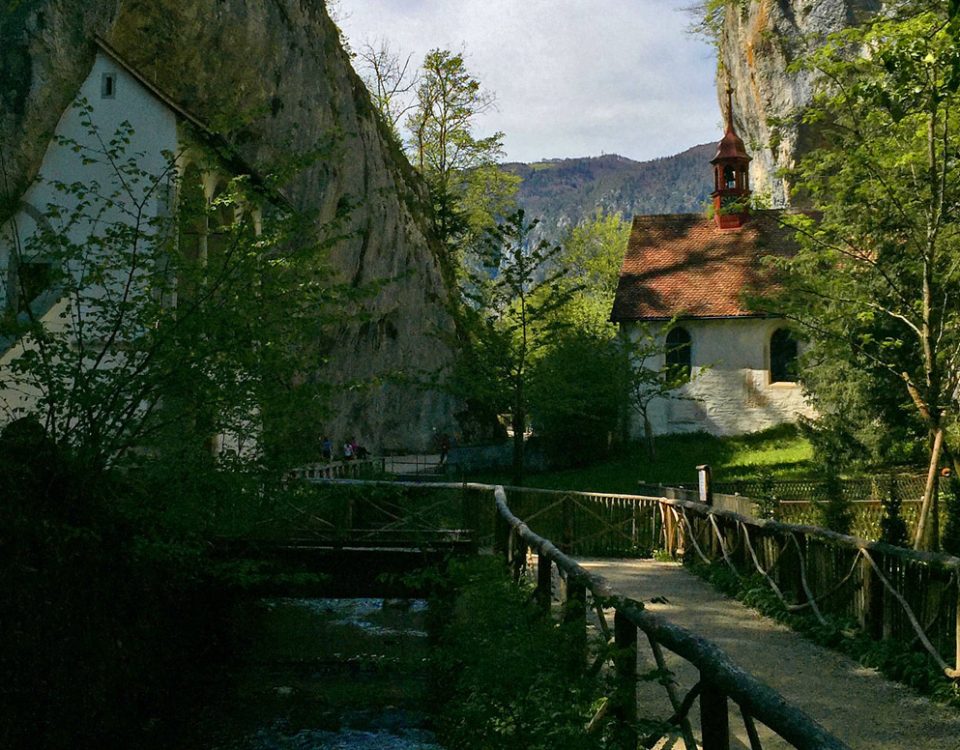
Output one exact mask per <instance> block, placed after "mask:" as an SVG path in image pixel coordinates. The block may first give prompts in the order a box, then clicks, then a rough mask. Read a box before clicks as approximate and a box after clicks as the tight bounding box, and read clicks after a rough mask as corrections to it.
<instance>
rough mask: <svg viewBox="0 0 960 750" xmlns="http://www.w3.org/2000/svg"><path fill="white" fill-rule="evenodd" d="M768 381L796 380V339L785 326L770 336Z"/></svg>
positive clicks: (794, 381) (787, 381)
mask: <svg viewBox="0 0 960 750" xmlns="http://www.w3.org/2000/svg"><path fill="white" fill-rule="evenodd" d="M770 382H772V383H796V382H797V340H796V339H795V338H794V337H793V334H792V333H790V331H788V330H787V329H786V328H778V329H777V330H776V331H774V332H773V336H771V337H770Z"/></svg>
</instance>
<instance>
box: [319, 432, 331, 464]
mask: <svg viewBox="0 0 960 750" xmlns="http://www.w3.org/2000/svg"><path fill="white" fill-rule="evenodd" d="M320 455H321V457H322V458H323V460H324V462H326V463H330V462H331V461H333V441H331V440H330V438H329V437H327V436H326V435H324V436H323V441H322V442H321V443H320Z"/></svg>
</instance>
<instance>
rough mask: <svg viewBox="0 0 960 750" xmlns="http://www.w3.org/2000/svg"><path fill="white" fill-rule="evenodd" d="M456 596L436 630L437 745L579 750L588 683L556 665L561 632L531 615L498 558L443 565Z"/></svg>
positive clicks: (563, 645) (595, 741)
mask: <svg viewBox="0 0 960 750" xmlns="http://www.w3.org/2000/svg"><path fill="white" fill-rule="evenodd" d="M451 575H452V584H453V586H454V588H455V590H456V592H457V593H456V595H455V597H454V598H453V600H452V602H451V609H448V610H445V611H446V612H447V613H448V614H449V615H450V616H449V618H448V619H446V620H444V621H443V622H442V623H441V630H440V635H439V648H438V649H436V651H435V653H436V655H435V657H434V659H433V664H432V669H433V673H434V679H435V681H436V686H437V705H438V721H437V723H438V730H439V735H440V739H441V743H442V744H443V745H444V746H445V747H456V748H460V749H462V750H500V748H504V747H510V748H516V749H517V750H522V749H524V748H529V749H530V750H533V749H535V748H536V749H540V748H543V750H546V749H547V748H564V749H565V750H588V749H590V748H601V747H604V746H605V745H604V739H603V738H602V737H600V736H597V735H587V734H586V733H585V732H584V726H585V725H586V723H587V721H589V719H590V716H591V714H592V711H591V708H592V705H593V700H594V697H595V695H594V686H595V685H596V681H593V682H592V684H591V682H590V681H588V680H587V679H586V678H585V677H584V676H582V675H572V674H571V673H570V671H569V670H568V669H566V668H565V664H564V662H565V660H564V659H563V658H562V654H563V653H564V651H565V650H566V649H568V648H569V643H568V642H567V638H566V634H565V633H564V630H563V628H562V627H558V626H556V625H555V624H553V623H552V621H550V620H549V619H547V618H544V617H543V616H542V615H541V614H540V613H538V612H537V611H536V610H535V608H534V607H533V606H532V604H531V603H530V597H529V592H524V591H522V590H521V589H520V588H518V587H517V586H515V585H514V584H513V583H512V582H511V581H510V579H509V577H508V574H507V570H506V569H505V568H504V567H503V565H502V563H501V561H500V560H499V559H495V558H476V559H473V560H470V561H468V562H466V563H462V564H455V565H454V566H453V567H452V571H451Z"/></svg>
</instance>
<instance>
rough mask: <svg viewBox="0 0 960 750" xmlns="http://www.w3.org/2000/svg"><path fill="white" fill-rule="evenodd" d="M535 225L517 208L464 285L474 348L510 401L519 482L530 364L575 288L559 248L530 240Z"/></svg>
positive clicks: (495, 387) (495, 388) (490, 237)
mask: <svg viewBox="0 0 960 750" xmlns="http://www.w3.org/2000/svg"><path fill="white" fill-rule="evenodd" d="M536 225H537V221H536V220H533V221H532V222H528V221H527V220H526V217H525V216H524V212H523V209H518V210H517V211H516V212H515V213H513V214H512V215H511V216H509V217H508V218H507V219H506V221H504V222H503V223H501V224H499V225H498V226H497V227H496V228H495V229H493V230H490V231H489V232H488V233H487V236H486V242H485V245H484V254H483V255H482V260H483V267H482V268H481V269H479V270H477V271H475V272H473V273H471V274H470V275H469V276H468V277H467V279H466V281H465V283H464V288H463V294H464V297H465V298H466V299H467V300H469V301H470V304H471V309H472V312H471V316H472V319H473V321H474V326H473V327H472V337H473V339H474V342H475V343H474V344H473V345H472V346H473V348H474V350H483V351H486V352H487V353H488V354H489V355H490V356H489V357H488V358H487V359H486V363H487V365H488V366H490V365H492V366H490V367H489V373H490V375H489V377H488V378H487V379H485V380H486V382H487V384H488V386H492V388H491V389H490V390H491V391H492V392H494V393H499V394H504V397H505V398H508V399H509V402H508V410H509V412H510V422H511V426H512V429H513V481H514V483H515V484H521V483H522V481H523V465H524V439H525V433H526V430H527V417H528V412H529V405H530V394H529V393H528V386H529V382H530V376H531V363H532V362H533V360H534V359H535V358H536V357H537V355H538V354H539V353H540V352H541V351H542V350H543V349H544V348H545V346H546V344H547V341H548V340H549V337H550V336H551V335H553V334H555V333H556V331H557V330H558V329H559V328H560V327H561V324H560V323H558V321H557V320H556V316H555V313H556V311H557V310H559V309H560V308H562V307H563V305H564V304H566V303H567V301H568V300H569V299H570V296H571V295H572V294H573V291H574V289H573V288H568V289H566V290H563V289H562V288H561V286H560V284H559V281H560V280H561V279H563V278H564V277H565V276H566V275H567V273H568V271H567V269H566V268H565V267H563V266H558V265H557V264H556V262H555V261H556V258H557V256H558V255H559V254H560V248H559V247H558V246H552V247H551V246H550V245H549V244H547V242H546V241H540V242H538V243H531V242H530V234H531V232H532V231H533V230H534V229H535V227H536ZM543 292H546V293H543ZM476 342H479V343H476Z"/></svg>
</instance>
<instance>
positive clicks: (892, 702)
mask: <svg viewBox="0 0 960 750" xmlns="http://www.w3.org/2000/svg"><path fill="white" fill-rule="evenodd" d="M580 563H581V564H582V565H583V566H584V567H585V568H588V569H589V570H591V571H595V572H597V573H599V574H601V575H602V576H604V577H605V578H606V579H607V580H608V581H609V582H610V583H611V585H612V586H613V587H614V588H615V589H616V590H617V591H619V592H621V593H623V594H625V595H627V596H629V597H632V598H634V599H638V600H642V601H643V602H644V604H645V605H646V606H647V607H648V608H649V609H650V610H651V611H653V612H657V613H658V614H661V615H663V616H664V617H666V618H668V619H669V620H671V621H672V622H675V623H676V624H678V625H682V626H683V627H685V628H687V629H688V630H691V631H693V632H695V633H697V634H699V635H701V636H702V637H704V638H707V639H708V640H711V641H713V642H714V643H716V644H717V645H718V646H720V647H721V648H722V649H723V650H724V651H726V652H727V654H729V655H730V657H731V658H732V660H733V661H734V662H735V663H737V664H739V665H740V666H741V667H743V668H744V669H745V670H747V671H748V672H750V673H751V674H753V675H754V676H756V677H757V678H759V679H760V680H762V681H763V682H766V683H767V684H768V685H770V686H771V687H772V688H774V689H775V690H778V691H779V692H780V693H781V694H782V695H783V696H784V697H785V698H786V699H787V701H788V702H790V703H792V704H794V705H796V706H798V707H800V708H801V709H803V710H804V711H806V712H807V713H808V714H809V715H810V716H811V717H813V718H814V719H815V720H817V721H818V722H820V724H822V725H823V726H824V727H826V728H827V729H828V730H829V731H830V732H832V733H833V734H834V735H835V736H837V737H838V738H840V739H842V740H843V741H844V742H846V743H847V744H848V745H849V746H850V747H851V748H853V750H960V712H957V711H955V710H953V709H948V708H945V707H943V706H940V705H938V704H935V703H932V702H931V701H929V700H927V699H926V698H923V697H920V696H918V695H917V694H916V693H914V692H913V691H912V690H910V689H909V688H907V687H904V686H902V685H898V684H896V683H893V682H890V681H889V680H886V679H884V678H883V677H881V676H880V675H879V674H878V673H877V672H875V671H874V670H872V669H865V668H864V667H862V666H860V665H859V664H857V663H856V662H854V661H852V660H850V659H848V658H847V657H845V656H842V655H840V654H838V653H836V652H833V651H830V650H828V649H825V648H821V647H819V646H816V645H814V644H812V643H810V642H809V641H807V640H805V639H804V638H802V637H801V636H799V635H797V634H796V633H794V632H793V631H791V630H789V629H788V628H786V627H785V626H783V625H781V624H779V623H777V622H774V621H773V620H769V619H767V618H764V617H761V616H760V615H758V614H757V613H756V612H754V611H753V610H751V609H748V608H747V607H744V606H743V605H742V604H740V603H739V602H737V601H734V600H732V599H728V598H726V597H724V596H723V595H722V594H720V593H718V592H717V591H716V590H715V589H714V588H713V587H712V586H710V585H709V584H707V583H705V582H704V581H702V580H701V579H699V578H697V577H696V576H694V575H693V574H691V573H688V572H687V571H686V570H684V569H683V567H682V566H680V565H678V564H675V563H661V562H653V561H650V560H593V559H584V560H580ZM659 597H664V598H666V600H667V603H656V604H655V603H651V601H650V600H651V599H653V598H659ZM611 622H612V621H611ZM640 639H641V640H640V643H639V652H640V661H641V669H644V668H645V667H646V668H650V667H651V666H652V663H653V662H652V656H651V655H650V649H649V646H648V645H647V643H646V640H645V638H644V637H643V634H642V633H641V634H640ZM667 653H668V652H667ZM671 656H672V655H670V654H669V653H668V665H669V667H670V669H671V670H672V671H673V672H674V673H675V675H676V680H677V682H678V683H679V685H680V689H681V695H682V694H685V693H686V691H687V690H689V689H690V687H691V686H692V685H693V684H694V683H695V682H696V681H697V675H696V670H694V669H693V668H691V667H690V666H689V665H688V664H687V663H686V662H684V661H683V660H682V659H679V658H677V657H673V658H672V659H671V658H670V657H671ZM640 703H641V705H640V711H641V716H642V715H644V714H646V715H648V716H649V715H651V714H654V715H656V716H658V717H663V718H665V717H667V716H669V715H670V713H671V711H670V706H669V703H668V702H667V698H666V692H665V691H664V689H663V688H662V687H661V686H659V685H654V684H649V683H648V684H646V685H642V686H641V697H640ZM732 708H733V710H732V711H731V715H730V727H731V730H732V731H733V732H734V733H735V734H736V735H737V738H738V740H739V742H741V743H745V744H742V745H741V746H742V747H747V748H749V743H748V741H747V739H746V733H745V732H744V731H743V721H742V719H741V718H740V716H739V711H737V710H736V706H735V705H734V706H732ZM698 710H699V709H697V708H695V709H694V711H693V712H692V713H694V714H695V713H696V712H697V711H698ZM691 718H692V719H694V722H693V723H694V726H695V728H696V724H697V721H695V719H696V717H695V716H692V717H691ZM764 729H765V728H764ZM697 734H699V732H697ZM761 736H762V738H763V747H764V748H765V750H771V749H772V748H781V747H782V748H787V747H789V745H787V744H786V743H785V742H783V740H780V739H779V738H778V737H776V736H775V735H773V734H772V733H770V732H769V730H766V732H765V733H763V734H762V735H761ZM675 747H677V748H682V747H683V742H682V741H680V742H678V743H677V744H676V745H675Z"/></svg>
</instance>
